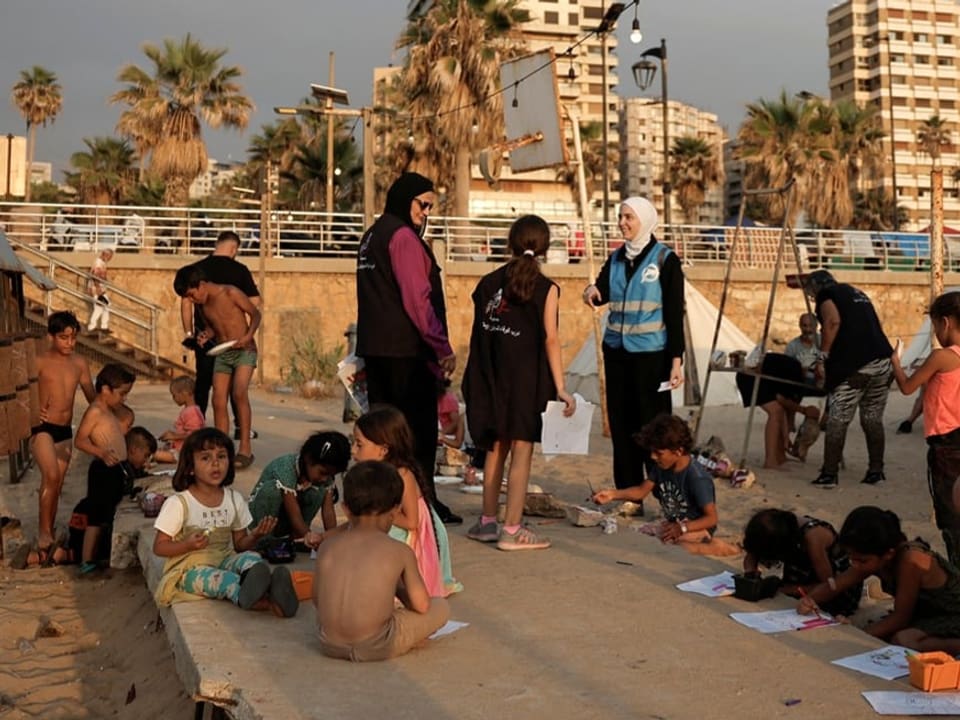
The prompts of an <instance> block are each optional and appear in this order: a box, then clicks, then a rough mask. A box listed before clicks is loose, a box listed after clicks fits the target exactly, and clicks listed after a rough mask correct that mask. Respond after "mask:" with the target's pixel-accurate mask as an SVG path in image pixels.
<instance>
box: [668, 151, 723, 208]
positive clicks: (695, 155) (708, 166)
mask: <svg viewBox="0 0 960 720" xmlns="http://www.w3.org/2000/svg"><path fill="white" fill-rule="evenodd" d="M670 175H671V183H672V185H673V190H674V192H675V193H676V194H677V200H678V201H679V202H680V207H682V208H683V215H684V218H685V219H686V221H687V223H693V224H695V223H698V222H699V221H700V216H699V211H700V206H701V205H703V203H704V201H705V200H706V196H707V191H708V190H711V189H712V188H714V187H716V186H717V184H718V183H719V182H720V165H719V160H718V156H717V153H716V148H714V147H712V146H711V145H710V144H709V143H708V142H707V141H706V140H704V139H703V138H698V137H695V136H693V135H686V136H684V137H678V138H677V139H676V140H674V141H673V147H672V148H670Z"/></svg>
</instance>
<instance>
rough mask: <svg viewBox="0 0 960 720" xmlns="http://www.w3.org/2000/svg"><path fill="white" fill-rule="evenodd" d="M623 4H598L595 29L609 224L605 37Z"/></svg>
mask: <svg viewBox="0 0 960 720" xmlns="http://www.w3.org/2000/svg"><path fill="white" fill-rule="evenodd" d="M623 7H624V5H623V3H622V2H615V3H613V4H612V5H610V7H609V8H608V9H604V3H601V4H600V11H601V12H602V13H603V19H602V20H600V25H599V27H597V37H599V38H600V62H601V63H602V64H603V67H602V68H601V73H600V77H601V83H602V84H603V87H602V88H601V90H600V99H601V102H602V103H603V110H602V113H601V118H602V122H603V134H602V139H601V142H602V143H603V147H602V148H601V158H602V159H603V222H604V223H607V222H610V160H609V157H608V152H607V146H608V144H609V140H608V137H607V136H608V133H609V131H610V128H609V127H608V124H609V121H608V119H607V113H608V111H609V109H608V108H607V35H609V34H610V31H611V30H613V28H614V26H615V25H616V23H617V18H619V17H620V13H622V12H623Z"/></svg>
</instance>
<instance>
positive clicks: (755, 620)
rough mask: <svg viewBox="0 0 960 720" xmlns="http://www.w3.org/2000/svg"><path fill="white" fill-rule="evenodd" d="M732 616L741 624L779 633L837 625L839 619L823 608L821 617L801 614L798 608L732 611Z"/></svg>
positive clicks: (760, 630)
mask: <svg viewBox="0 0 960 720" xmlns="http://www.w3.org/2000/svg"><path fill="white" fill-rule="evenodd" d="M730 617H732V618H733V619H734V620H736V621H737V622H738V623H740V624H741V625H746V626H747V627H748V628H753V629H754V630H756V631H758V632H762V633H778V632H786V631H788V630H810V629H812V628H816V627H826V626H828V625H836V624H837V621H836V620H834V619H833V618H832V617H831V616H830V615H827V614H826V613H824V612H823V611H822V610H821V611H820V617H817V616H816V615H801V614H800V613H798V612H797V611H796V610H792V609H789V608H788V609H787V610H769V611H766V612H753V613H730Z"/></svg>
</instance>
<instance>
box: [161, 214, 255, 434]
mask: <svg viewBox="0 0 960 720" xmlns="http://www.w3.org/2000/svg"><path fill="white" fill-rule="evenodd" d="M239 250H240V237H239V236H238V235H237V234H236V233H235V232H233V231H232V230H225V231H223V232H221V233H220V235H218V236H217V243H216V245H215V246H214V248H213V254H212V255H208V256H207V257H205V258H204V259H203V260H199V261H198V262H196V263H193V264H192V265H187V266H185V267H182V268H180V270H178V271H177V275H178V276H179V275H181V274H185V273H187V272H189V270H190V269H191V268H193V267H200V268H203V272H204V274H205V276H206V277H207V278H208V279H209V280H210V282H213V283H217V284H220V285H233V286H234V287H235V288H237V289H238V290H240V291H241V292H243V294H244V295H246V296H247V297H249V298H250V302H252V303H253V305H254V306H255V307H256V308H258V309H259V308H260V291H259V290H258V289H257V285H256V283H255V282H254V281H253V275H251V274H250V270H248V269H247V266H246V265H244V264H243V263H241V262H238V261H237V260H236V259H235V258H236V256H237V252H239ZM180 321H181V323H182V324H183V330H184V333H186V336H187V338H192V339H193V340H194V342H193V343H191V344H193V345H194V356H195V358H196V368H197V383H196V388H195V389H194V393H193V397H194V400H195V401H196V403H197V405H199V406H200V410H202V411H203V413H204V415H206V412H207V403H208V402H209V400H210V387H211V386H212V384H213V365H214V362H215V361H216V358H213V357H211V356H209V355H207V352H206V351H207V349H208V348H209V347H210V346H211V345H212V344H213V343H212V337H211V336H210V332H209V331H208V329H207V326H206V323H205V322H204V318H203V313H202V312H201V310H200V308H199V307H196V306H194V304H193V303H192V302H190V300H188V299H187V298H185V297H184V298H181V299H180ZM230 405H231V407H232V410H233V417H234V418H236V417H237V410H236V408H235V407H233V394H232V393H231V395H230ZM235 424H236V422H235Z"/></svg>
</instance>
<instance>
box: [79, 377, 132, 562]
mask: <svg viewBox="0 0 960 720" xmlns="http://www.w3.org/2000/svg"><path fill="white" fill-rule="evenodd" d="M135 379H136V376H135V375H134V374H133V373H132V372H130V371H129V370H128V369H127V368H125V367H124V366H123V365H118V364H116V363H110V364H109V365H104V366H103V369H102V370H101V371H100V373H99V374H98V375H97V384H96V388H97V396H96V398H94V400H93V402H92V403H90V407H88V408H87V411H86V412H85V413H84V414H83V419H82V420H80V427H78V428H77V440H76V445H77V450H82V451H83V452H85V453H87V454H88V455H92V456H93V461H92V462H91V463H90V469H89V470H88V471H87V527H86V530H84V533H83V553H82V556H81V563H80V573H81V574H86V573H89V572H92V571H93V570H96V569H97V563H96V562H95V558H96V550H97V544H98V543H99V541H100V530H101V528H102V527H103V526H105V525H109V524H111V523H112V522H113V516H114V514H115V512H116V510H117V504H118V503H119V502H120V500H121V499H122V498H123V495H124V490H125V488H126V486H127V473H128V472H129V471H128V470H127V468H126V467H125V463H124V461H125V460H126V459H127V441H126V438H125V437H124V432H123V427H122V425H121V421H120V419H119V418H118V417H117V415H116V410H117V408H118V407H120V406H121V405H123V403H124V401H125V400H126V399H127V395H128V394H129V392H130V390H131V388H133V381H134V380H135Z"/></svg>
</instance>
